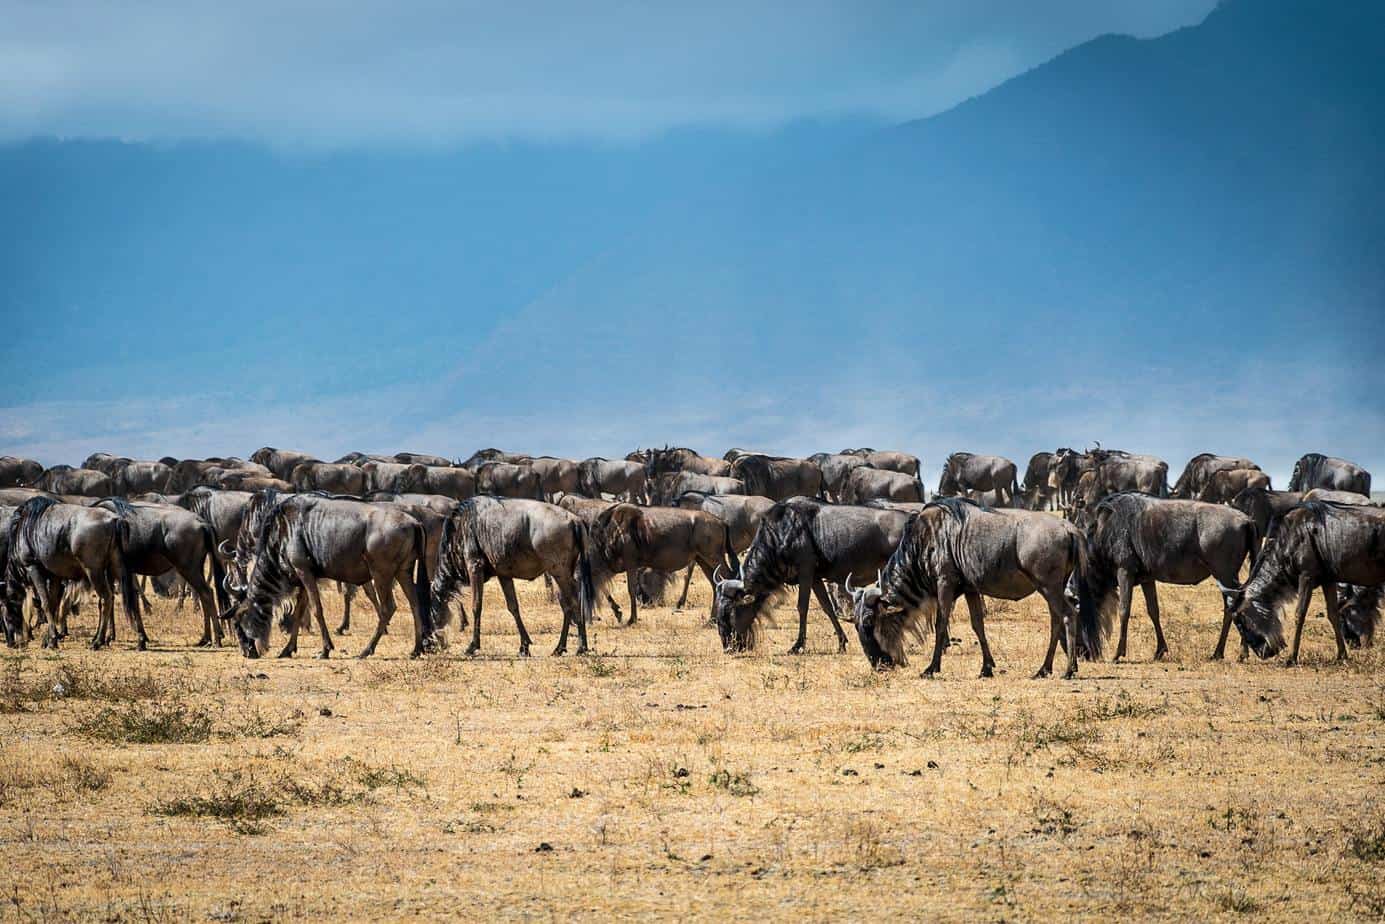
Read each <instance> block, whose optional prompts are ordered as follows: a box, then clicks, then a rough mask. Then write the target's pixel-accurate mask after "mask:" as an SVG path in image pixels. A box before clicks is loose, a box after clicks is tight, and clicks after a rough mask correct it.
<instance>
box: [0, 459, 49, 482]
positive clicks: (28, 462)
mask: <svg viewBox="0 0 1385 924" xmlns="http://www.w3.org/2000/svg"><path fill="white" fill-rule="evenodd" d="M42 477H43V463H41V462H36V461H34V460H33V459H21V458H19V457H18V456H0V488H20V487H26V486H29V485H33V484H37V483H38V480H39V479H40V478H42Z"/></svg>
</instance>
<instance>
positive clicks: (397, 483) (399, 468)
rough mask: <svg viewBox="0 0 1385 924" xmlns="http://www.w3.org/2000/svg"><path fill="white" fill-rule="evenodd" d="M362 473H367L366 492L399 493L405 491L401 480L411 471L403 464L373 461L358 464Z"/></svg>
mask: <svg viewBox="0 0 1385 924" xmlns="http://www.w3.org/2000/svg"><path fill="white" fill-rule="evenodd" d="M358 464H359V465H360V467H361V471H363V472H365V488H366V489H365V492H364V493H367V494H369V493H371V492H373V491H389V492H391V493H397V492H399V491H401V490H403V485H402V484H401V479H403V477H404V475H405V474H406V473H407V472H408V471H409V466H408V465H407V464H405V463H403V462H377V461H375V460H373V459H371V460H367V461H365V462H361V463H358Z"/></svg>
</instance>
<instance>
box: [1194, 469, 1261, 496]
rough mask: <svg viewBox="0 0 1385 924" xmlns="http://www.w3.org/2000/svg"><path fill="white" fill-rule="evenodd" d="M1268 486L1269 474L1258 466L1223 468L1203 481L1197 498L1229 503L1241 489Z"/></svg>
mask: <svg viewBox="0 0 1385 924" xmlns="http://www.w3.org/2000/svg"><path fill="white" fill-rule="evenodd" d="M1257 488H1263V489H1264V490H1266V491H1268V490H1269V488H1270V476H1269V475H1266V474H1265V473H1264V472H1262V471H1260V469H1258V468H1224V469H1222V470H1221V471H1219V472H1213V473H1212V475H1211V476H1210V477H1209V478H1208V479H1207V480H1206V481H1204V482H1203V484H1202V490H1201V491H1199V492H1198V493H1197V499H1198V500H1200V501H1202V502H1203V503H1207V504H1229V503H1231V501H1232V500H1234V499H1235V498H1236V495H1238V494H1240V493H1241V492H1242V491H1249V490H1253V489H1257Z"/></svg>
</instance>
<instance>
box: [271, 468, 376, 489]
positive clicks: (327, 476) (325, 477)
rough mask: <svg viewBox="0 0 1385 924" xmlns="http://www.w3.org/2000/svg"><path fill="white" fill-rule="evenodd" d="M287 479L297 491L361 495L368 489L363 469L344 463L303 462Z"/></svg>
mask: <svg viewBox="0 0 1385 924" xmlns="http://www.w3.org/2000/svg"><path fill="white" fill-rule="evenodd" d="M289 481H291V482H292V483H293V487H294V490H297V491H326V492H327V493H328V494H356V495H361V494H366V493H368V491H369V490H370V489H369V487H368V485H367V483H366V482H367V479H366V473H365V469H363V468H361V467H360V466H359V465H349V464H344V463H343V464H338V463H335V462H305V463H304V464H302V465H300V466H298V467H297V468H295V469H294V470H293V477H292V478H290V479H289Z"/></svg>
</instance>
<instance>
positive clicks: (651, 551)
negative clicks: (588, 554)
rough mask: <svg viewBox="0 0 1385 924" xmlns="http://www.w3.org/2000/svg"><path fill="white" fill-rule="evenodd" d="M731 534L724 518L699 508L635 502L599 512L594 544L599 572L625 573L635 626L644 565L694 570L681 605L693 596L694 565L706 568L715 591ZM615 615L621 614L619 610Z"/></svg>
mask: <svg viewBox="0 0 1385 924" xmlns="http://www.w3.org/2000/svg"><path fill="white" fill-rule="evenodd" d="M726 534H727V530H726V526H725V525H724V524H722V522H721V521H720V520H718V519H717V518H716V517H714V516H712V515H711V514H707V513H703V512H702V511H700V510H686V509H683V508H681V507H638V506H636V505H634V504H613V505H612V506H610V507H609V508H607V509H606V510H604V511H602V512H601V513H600V514H598V515H597V518H596V524H595V526H594V527H593V528H592V529H591V531H590V536H591V545H592V549H593V551H594V553H595V556H596V557H599V558H600V560H601V563H600V567H599V568H598V569H597V570H598V572H599V573H601V574H602V575H615V574H619V573H621V572H624V573H625V584H626V590H627V591H628V592H629V594H630V620H629V624H630V625H633V624H634V623H635V621H636V620H637V619H638V618H639V607H638V602H637V599H636V597H637V595H636V593H635V582H636V579H637V577H638V575H639V571H640V569H641V568H648V569H650V570H653V571H663V572H671V571H682V570H683V569H684V568H687V569H689V570H688V576H687V578H685V580H684V582H683V593H682V595H681V596H680V597H679V598H678V603H677V605H676V607H675V609H682V607H683V604H685V603H686V602H687V599H688V584H689V582H691V580H692V570H691V569H692V566H694V565H696V566H697V567H699V568H701V569H702V573H703V574H705V575H706V576H707V582H708V583H709V584H711V585H712V587H713V589H714V590H715V587H716V585H715V583H714V582H713V581H712V575H713V574H714V573H715V572H716V569H717V568H718V567H724V566H725V565H726ZM616 619H617V620H619V619H620V616H619V612H618V611H617V616H616Z"/></svg>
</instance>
